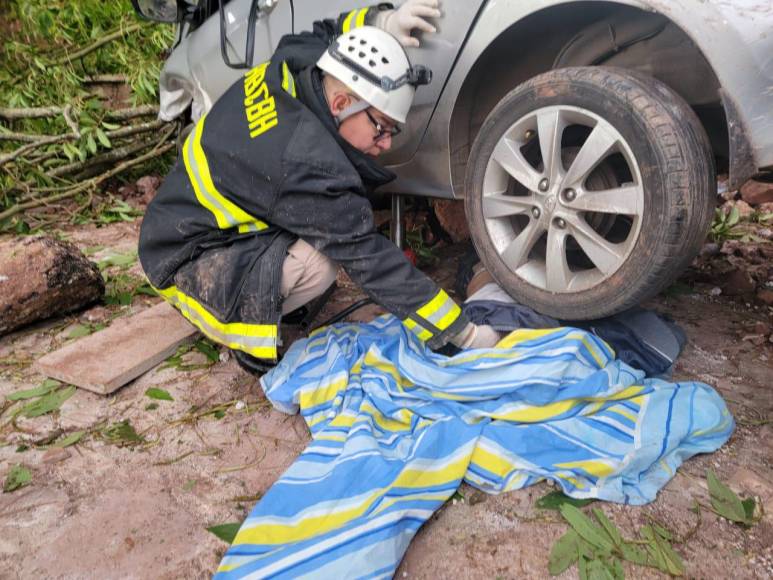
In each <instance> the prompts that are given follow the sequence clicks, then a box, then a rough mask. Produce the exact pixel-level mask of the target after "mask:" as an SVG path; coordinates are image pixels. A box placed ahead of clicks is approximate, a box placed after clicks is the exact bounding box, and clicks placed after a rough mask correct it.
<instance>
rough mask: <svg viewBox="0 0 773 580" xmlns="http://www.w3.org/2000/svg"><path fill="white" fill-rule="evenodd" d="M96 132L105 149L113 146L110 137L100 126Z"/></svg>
mask: <svg viewBox="0 0 773 580" xmlns="http://www.w3.org/2000/svg"><path fill="white" fill-rule="evenodd" d="M103 125H104V123H103ZM96 133H97V139H99V142H100V143H101V144H102V146H103V147H104V148H105V149H110V148H111V147H112V146H113V145H112V143H110V139H108V137H107V135H106V134H105V132H104V131H103V130H102V129H99V128H98V129H97V131H96Z"/></svg>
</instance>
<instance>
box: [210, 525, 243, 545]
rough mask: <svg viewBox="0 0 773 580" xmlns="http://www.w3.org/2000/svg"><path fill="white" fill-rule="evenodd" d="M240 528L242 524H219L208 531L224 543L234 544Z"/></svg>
mask: <svg viewBox="0 0 773 580" xmlns="http://www.w3.org/2000/svg"><path fill="white" fill-rule="evenodd" d="M240 527H241V524H238V523H228V524H219V525H217V526H212V527H209V528H207V531H208V532H211V533H213V534H215V535H216V536H217V537H218V538H220V539H221V540H223V541H224V542H226V543H228V544H233V541H234V538H235V537H236V534H237V532H238V531H239V528H240Z"/></svg>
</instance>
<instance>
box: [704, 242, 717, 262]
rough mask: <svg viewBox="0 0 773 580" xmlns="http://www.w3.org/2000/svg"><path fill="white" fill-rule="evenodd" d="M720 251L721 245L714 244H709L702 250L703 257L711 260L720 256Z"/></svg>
mask: <svg viewBox="0 0 773 580" xmlns="http://www.w3.org/2000/svg"><path fill="white" fill-rule="evenodd" d="M719 250H720V247H719V244H715V243H713V242H712V243H709V244H704V245H703V247H702V248H701V257H702V258H710V257H711V256H716V255H717V254H719Z"/></svg>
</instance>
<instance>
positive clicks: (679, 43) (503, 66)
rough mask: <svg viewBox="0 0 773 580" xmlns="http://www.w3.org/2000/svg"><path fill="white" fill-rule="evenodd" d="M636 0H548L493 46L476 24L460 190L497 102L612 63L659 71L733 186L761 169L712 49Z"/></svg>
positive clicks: (458, 102) (464, 87) (458, 165)
mask: <svg viewBox="0 0 773 580" xmlns="http://www.w3.org/2000/svg"><path fill="white" fill-rule="evenodd" d="M636 4H638V6H637V5H632V3H623V2H598V1H583V2H569V3H561V4H555V5H552V6H548V7H544V8H542V9H539V10H536V11H532V12H531V13H529V14H528V15H526V16H524V17H522V18H519V19H518V20H517V21H516V22H514V23H513V24H511V25H510V26H508V27H506V28H505V29H504V30H502V31H501V32H500V33H499V34H498V35H496V36H495V37H494V38H493V40H491V41H490V42H489V43H488V44H486V45H485V46H480V45H478V46H476V45H475V38H474V36H475V32H474V31H473V36H472V37H471V45H472V50H473V51H475V50H477V57H476V58H475V60H474V62H473V63H472V65H471V66H470V67H469V69H468V70H467V72H466V74H465V76H464V79H463V81H462V82H461V84H460V87H459V90H458V93H457V95H456V98H455V100H454V101H453V106H452V111H451V112H450V117H449V122H448V142H449V152H450V159H449V162H450V171H451V184H452V186H453V190H454V192H455V195H456V197H463V196H464V174H465V168H466V166H467V162H468V157H469V152H470V148H471V146H472V142H473V141H474V139H475V137H476V136H477V133H478V130H479V129H480V127H481V125H482V124H483V121H484V120H485V118H486V116H487V115H488V113H489V112H490V111H491V110H492V109H493V108H494V106H495V105H496V103H497V102H499V100H500V99H501V98H502V97H503V96H504V95H505V94H506V93H507V92H509V90H511V89H512V88H514V87H515V86H517V85H518V84H520V83H521V82H523V81H525V80H527V79H529V78H531V77H534V76H536V75H538V74H541V73H543V72H546V71H548V70H551V69H554V68H562V67H565V66H585V65H596V64H608V65H611V66H618V67H623V68H630V69H634V70H638V71H639V72H644V73H647V74H650V75H652V76H654V77H655V78H658V79H659V80H661V81H662V82H664V83H666V84H667V85H669V86H670V87H671V88H672V89H673V90H675V91H676V92H677V93H678V94H680V95H681V96H682V97H684V98H685V100H686V101H687V102H688V103H689V104H690V105H691V106H692V107H693V109H694V110H695V111H696V113H697V114H698V117H699V119H700V120H701V124H702V125H703V127H704V129H706V132H707V134H708V135H709V138H710V140H711V145H712V150H713V152H714V157H715V160H716V162H717V166H718V169H719V171H720V172H728V173H729V174H730V187H737V186H740V184H741V183H743V181H745V180H746V179H747V178H749V177H751V176H752V175H753V174H754V173H756V171H757V167H758V165H757V163H756V162H755V159H754V155H753V148H752V146H751V144H750V142H749V138H748V133H747V131H746V130H745V125H744V123H743V120H742V117H741V112H740V111H739V106H738V104H737V102H736V101H735V100H734V99H733V98H732V97H731V96H730V95H729V94H728V93H727V91H725V90H723V89H722V88H721V82H720V80H719V78H718V75H717V73H716V71H715V69H714V67H713V66H712V65H711V63H710V61H709V59H708V58H707V57H706V55H705V54H704V51H703V50H702V49H701V48H700V47H699V46H698V45H697V44H696V43H695V41H694V40H693V39H692V38H691V37H690V35H688V34H687V33H686V32H685V31H684V30H683V28H682V27H680V26H679V25H678V24H676V23H675V21H674V20H673V19H672V18H670V17H669V16H668V15H667V14H665V12H666V9H664V10H662V11H659V10H655V9H653V8H651V7H650V8H649V9H647V10H645V9H643V8H641V7H639V6H641V3H640V2H637V3H636ZM488 9H489V7H487V8H486V9H484V12H483V13H482V15H481V18H480V20H481V23H483V22H484V21H485V19H486V11H487V10H488ZM490 17H491V15H489V18H490ZM500 17H501V15H500ZM489 26H490V25H489ZM468 46H470V45H469V44H468ZM535 46H539V47H540V49H539V50H535ZM520 55H526V57H522V56H520Z"/></svg>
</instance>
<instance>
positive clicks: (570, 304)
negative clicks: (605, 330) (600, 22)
mask: <svg viewBox="0 0 773 580" xmlns="http://www.w3.org/2000/svg"><path fill="white" fill-rule="evenodd" d="M567 70H568V69H562V70H558V71H551V72H549V73H545V74H543V75H540V76H538V77H535V78H534V79H531V80H530V81H527V82H526V83H523V84H522V85H519V86H518V87H516V88H515V89H514V90H512V91H511V92H510V93H508V94H507V95H506V96H505V98H504V99H502V100H501V101H500V103H499V104H498V105H497V106H496V107H495V108H494V109H493V110H492V112H491V113H490V114H489V116H488V117H487V119H486V121H485V122H484V124H483V126H482V127H481V130H480V132H479V133H478V137H477V138H476V140H475V143H474V144H473V147H472V149H471V152H470V158H469V163H468V172H467V179H466V184H465V186H466V187H465V191H466V196H465V206H466V210H467V215H468V220H469V222H470V231H471V234H472V238H473V242H474V244H475V247H476V249H477V250H478V253H479V255H480V256H481V258H483V261H484V263H485V264H486V265H487V266H488V267H489V269H490V270H491V274H492V276H493V277H494V278H495V279H496V280H497V282H499V284H500V285H502V286H503V287H505V288H506V289H508V290H509V291H510V292H511V293H512V294H513V295H514V296H515V297H516V298H517V299H519V300H521V301H523V302H524V303H526V304H527V305H530V306H532V307H534V308H535V309H537V310H541V311H549V312H550V313H551V314H553V315H556V316H560V317H562V318H566V319H573V318H576V319H581V318H590V317H596V316H595V315H593V313H591V312H582V311H580V310H582V309H585V308H587V306H588V304H598V305H599V309H600V310H605V311H611V310H619V309H621V305H622V304H623V303H626V304H628V303H630V302H633V301H636V300H635V298H634V297H635V295H636V294H637V289H639V288H644V287H647V286H651V285H652V280H648V277H649V276H650V274H651V272H652V271H653V270H657V268H656V266H657V264H656V263H655V262H656V260H657V252H656V251H655V250H656V248H658V247H659V246H660V245H661V244H664V243H669V239H671V238H672V237H673V236H674V235H675V234H676V235H678V233H677V232H675V231H674V230H679V227H680V224H683V223H685V222H686V217H687V216H686V212H685V200H684V199H683V198H682V196H681V193H680V191H678V190H676V189H671V190H669V189H668V184H667V175H666V173H665V172H664V171H663V170H662V168H663V167H665V164H666V155H664V151H663V147H664V145H663V144H662V143H660V142H659V139H658V136H657V135H656V134H655V132H654V131H653V127H652V126H651V125H650V123H648V122H647V119H646V118H645V117H644V115H643V114H642V111H640V110H639V107H637V104H636V102H635V99H634V102H631V100H629V99H627V98H626V97H625V95H626V92H625V90H624V89H625V87H623V86H621V87H619V88H620V90H619V91H617V92H613V91H610V90H607V89H605V88H603V87H601V86H599V85H598V84H595V83H593V82H592V80H590V79H588V78H584V77H579V78H578V77H574V78H571V77H570V76H569V75H568V74H567V72H566V71H567ZM574 70H578V69H574ZM585 70H592V69H585ZM609 71H610V69H606V72H607V73H609ZM562 73H563V74H562ZM591 74H592V73H591ZM619 77H620V78H619V83H621V84H625V83H635V82H636V81H635V79H627V78H626V77H625V76H624V75H623V74H620V75H619ZM550 106H574V107H578V108H581V109H586V110H588V111H590V112H592V113H595V114H596V115H598V116H599V117H601V118H603V119H605V120H606V121H607V122H609V123H610V124H611V125H612V126H613V127H614V128H615V129H616V130H617V131H618V132H619V133H620V135H621V136H622V137H623V139H624V140H625V141H626V142H627V144H628V146H629V148H630V150H631V152H632V153H633V157H634V162H635V163H636V164H637V165H638V168H639V172H640V175H641V180H642V186H643V189H644V211H643V213H642V220H641V227H640V230H639V237H638V239H637V240H636V243H635V245H634V247H633V248H632V250H631V252H630V253H629V255H628V257H627V259H626V260H625V262H624V263H623V265H621V266H620V268H619V269H618V270H617V271H616V272H614V273H613V274H612V275H611V276H609V277H608V278H606V279H605V280H604V281H603V282H601V283H600V284H598V285H596V286H594V287H593V288H589V289H586V290H582V291H579V292H570V293H554V292H550V291H548V290H543V289H541V288H538V287H537V286H534V285H532V284H530V283H528V282H526V281H525V280H523V279H521V278H519V277H518V276H517V275H516V274H515V273H514V272H512V271H511V270H510V269H509V267H508V266H507V265H506V264H505V263H504V261H503V260H502V259H501V257H500V256H499V254H498V252H497V251H496V250H495V249H494V247H493V244H492V243H491V242H490V240H489V238H488V232H487V229H486V225H485V221H484V219H483V210H482V198H483V181H484V175H485V172H486V168H487V166H488V163H489V160H490V159H491V156H492V154H493V151H494V148H495V146H496V144H497V142H498V141H499V140H500V139H501V137H502V136H503V135H504V133H505V132H506V131H507V130H508V129H509V128H510V127H511V126H512V125H513V124H514V123H515V122H516V121H517V120H518V119H520V118H522V117H523V116H525V115H527V114H529V113H532V112H534V111H535V110H537V109H540V108H543V107H550ZM667 282H668V280H666V282H665V283H667ZM590 310H595V309H594V308H593V307H591V308H590Z"/></svg>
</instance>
